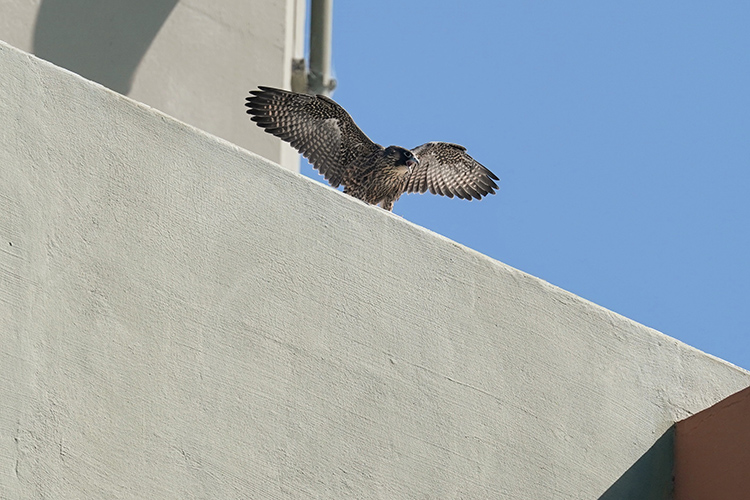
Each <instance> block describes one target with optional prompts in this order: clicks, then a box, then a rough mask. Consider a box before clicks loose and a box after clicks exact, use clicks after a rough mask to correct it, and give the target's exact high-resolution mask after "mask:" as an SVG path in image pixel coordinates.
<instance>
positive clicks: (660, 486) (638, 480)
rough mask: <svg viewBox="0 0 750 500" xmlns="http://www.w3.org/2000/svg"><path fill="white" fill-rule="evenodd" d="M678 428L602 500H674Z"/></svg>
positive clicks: (621, 478) (628, 472)
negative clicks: (675, 450) (675, 442)
mask: <svg viewBox="0 0 750 500" xmlns="http://www.w3.org/2000/svg"><path fill="white" fill-rule="evenodd" d="M673 469H674V426H672V427H670V428H669V430H667V432H665V433H664V434H662V436H661V437H660V438H659V439H657V440H656V442H655V443H654V444H653V446H651V448H649V449H648V451H647V452H646V453H644V454H643V456H642V457H641V458H639V459H638V461H637V462H635V463H634V464H633V465H631V466H630V468H629V469H628V470H627V471H625V474H623V475H622V476H621V477H620V479H618V480H617V481H615V483H614V484H613V485H612V486H610V487H609V488H608V489H607V491H605V492H604V494H603V495H602V496H600V497H599V500H624V499H629V498H637V499H639V500H671V499H672V498H673V497H674V477H673Z"/></svg>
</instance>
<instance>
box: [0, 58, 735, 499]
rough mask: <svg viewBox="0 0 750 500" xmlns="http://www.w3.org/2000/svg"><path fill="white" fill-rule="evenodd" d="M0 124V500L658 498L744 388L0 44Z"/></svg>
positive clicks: (477, 258) (710, 366)
mask: <svg viewBox="0 0 750 500" xmlns="http://www.w3.org/2000/svg"><path fill="white" fill-rule="evenodd" d="M0 122H1V123H0V131H1V132H0V214H2V217H1V218H0V498H3V499H5V498H8V499H19V498H154V499H158V498H258V499H267V498H420V499H421V498H504V499H529V498H534V499H560V498H581V499H583V498H586V499H591V498H599V497H602V498H664V496H663V495H661V493H660V495H661V496H651V497H649V496H646V495H645V494H639V495H638V496H633V495H632V494H631V493H632V492H633V491H636V490H637V489H638V488H640V489H641V490H642V489H643V487H644V486H643V485H644V484H649V483H648V482H649V481H655V482H656V483H658V484H656V485H655V486H654V488H655V489H653V491H656V489H658V488H662V489H661V490H659V491H661V492H662V493H663V488H664V484H665V481H666V482H667V484H669V483H670V482H671V474H669V471H670V470H671V467H670V465H669V463H667V465H666V466H664V464H663V462H664V461H665V460H666V461H667V462H668V461H669V460H670V459H671V457H670V456H669V454H667V455H666V456H662V458H659V457H657V462H659V463H660V464H661V465H662V466H661V468H658V469H655V468H654V467H651V466H650V465H648V464H651V463H652V462H650V461H648V460H646V461H645V462H644V457H647V458H648V457H650V456H651V455H650V454H649V450H651V449H652V448H653V446H654V443H657V442H659V441H660V440H662V439H664V436H667V437H669V434H668V430H669V429H670V427H671V426H672V424H673V422H674V421H676V420H679V419H682V418H684V417H686V416H688V415H690V414H691V413H694V412H696V411H699V410H701V409H703V408H705V407H707V406H709V405H711V404H713V403H715V402H716V401H719V400H720V399H722V398H724V397H726V396H727V395H729V394H731V393H733V392H735V391H737V390H739V389H742V388H744V387H746V386H747V385H748V384H749V383H750V376H749V374H748V373H747V372H744V371H742V370H740V369H738V368H736V367H734V366H731V365H729V364H727V363H725V362H723V361H721V360H719V359H716V358H713V357H711V356H708V355H706V354H703V353H701V352H699V351H697V350H695V349H693V348H691V347H689V346H686V345H684V344H682V343H680V342H678V341H676V340H674V339H671V338H669V337H666V336H664V335H662V334H660V333H658V332H656V331H654V330H651V329H648V328H646V327H644V326H641V325H639V324H637V323H634V322H632V321H630V320H628V319H626V318H623V317H621V316H619V315H617V314H614V313H612V312H610V311H608V310H605V309H603V308H601V307H598V306H596V305H594V304H592V303H590V302H587V301H585V300H582V299H580V298H578V297H576V296H574V295H572V294H570V293H567V292H565V291H564V290H560V289H559V288H556V287H554V286H551V285H549V284H547V283H545V282H543V281H541V280H539V279H537V278H534V277H532V276H529V275H527V274H525V273H523V272H521V271H519V270H516V269H513V268H510V267H508V266H506V265H504V264H502V263H500V262H497V261H495V260H492V259H490V258H488V257H486V256H484V255H481V254H478V253H477V252H474V251H472V250H470V249H468V248H465V247H463V246H461V245H458V244H456V243H454V242H452V241H450V240H447V239H446V238H443V237H441V236H439V235H436V234H434V233H431V232H429V231H427V230H425V229H423V228H420V227H418V226H415V225H414V224H411V223H409V222H408V221H405V220H403V219H400V218H398V217H397V216H394V215H392V214H390V213H387V212H385V211H383V210H381V209H379V208H377V207H371V206H367V205H365V204H363V203H361V202H359V201H358V200H355V199H352V198H350V197H348V196H346V195H343V194H342V193H339V192H337V191H335V190H333V189H330V188H329V187H326V186H323V185H321V184H320V183H316V182H313V181H311V180H308V179H305V178H303V177H301V176H299V175H298V174H295V173H292V172H289V171H287V170H284V169H281V168H279V167H278V166H276V165H274V164H272V163H270V162H268V161H266V160H264V159H263V158H261V157H259V156H257V155H255V154H253V153H249V152H247V151H244V150H242V149H240V148H238V147H237V146H234V145H233V144H230V143H227V142H225V141H222V140H220V139H217V138H215V137H213V136H210V135H208V134H206V133H204V132H201V131H199V130H196V129H194V128H192V127H191V126H188V125H185V124H183V123H181V122H178V121H176V120H174V119H172V118H170V117H168V116H166V115H164V114H162V113H160V112H158V111H156V110H154V109H151V108H149V107H146V106H143V105H141V104H138V103H136V102H134V101H132V100H130V99H128V98H125V97H122V96H121V95H119V94H116V93H113V92H111V91H109V90H107V89H105V88H104V87H101V86H99V85H96V84H93V83H91V82H88V81H86V80H84V79H82V78H80V77H78V76H77V75H74V74H72V73H70V72H67V71H64V70H60V69H59V68H56V67H54V66H52V65H51V64H49V63H46V62H44V61H40V60H38V59H36V58H34V57H33V56H30V55H27V54H24V53H22V52H20V51H17V50H16V49H13V48H11V47H9V46H7V45H4V44H0ZM644 463H645V464H647V466H645V467H640V468H639V467H637V466H638V464H641V465H643V464H644ZM654 470H659V471H662V473H660V474H659V477H657V478H655V479H654V478H649V475H648V474H649V473H652V474H653V471H654ZM633 471H635V473H634V472H633ZM639 471H640V472H639ZM664 471H666V473H663V472H664ZM605 492H609V496H607V493H605ZM612 492H617V493H616V494H614V493H612ZM628 495H629V496H628Z"/></svg>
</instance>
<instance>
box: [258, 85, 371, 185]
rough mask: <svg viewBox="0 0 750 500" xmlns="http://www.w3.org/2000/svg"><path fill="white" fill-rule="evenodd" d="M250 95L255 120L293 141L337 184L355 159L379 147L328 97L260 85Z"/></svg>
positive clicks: (292, 143) (293, 143) (266, 128)
mask: <svg viewBox="0 0 750 500" xmlns="http://www.w3.org/2000/svg"><path fill="white" fill-rule="evenodd" d="M250 94H251V96H250V97H248V98H247V102H246V103H245V106H247V108H248V110H247V113H248V114H250V115H252V118H251V120H252V121H254V122H256V123H257V124H258V126H260V127H261V128H263V129H264V130H265V131H266V132H268V133H270V134H273V135H275V136H276V137H279V138H280V139H282V140H284V141H286V142H288V143H289V144H291V145H292V147H294V148H295V149H296V150H297V151H299V152H300V153H301V154H302V156H304V157H305V158H307V159H309V160H310V163H312V164H313V166H314V167H315V168H316V169H318V171H320V173H321V174H323V176H324V177H325V178H326V180H328V182H329V183H330V184H331V185H332V186H333V187H338V186H339V185H340V184H341V182H342V181H343V175H344V168H345V167H346V166H347V165H348V164H349V163H350V162H351V161H352V160H353V159H354V158H357V157H359V156H363V155H367V154H370V153H371V152H372V151H374V150H376V149H377V148H379V146H378V145H377V144H375V143H374V142H372V141H371V140H370V139H369V138H368V137H367V135H365V133H364V132H362V130H361V129H360V128H359V127H358V126H357V125H356V124H355V123H354V120H352V117H351V116H349V113H347V112H346V110H344V108H342V107H341V106H339V105H338V104H337V103H336V102H334V101H333V100H332V99H329V98H328V97H325V96H322V95H317V96H313V95H308V94H298V93H296V92H289V91H286V90H281V89H275V88H271V87H259V90H252V91H250Z"/></svg>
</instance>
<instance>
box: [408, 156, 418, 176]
mask: <svg viewBox="0 0 750 500" xmlns="http://www.w3.org/2000/svg"><path fill="white" fill-rule="evenodd" d="M417 165H419V160H418V159H417V157H416V156H415V157H414V158H410V159H408V160H406V166H407V168H408V169H409V173H411V169H412V168H414V167H416V166H417Z"/></svg>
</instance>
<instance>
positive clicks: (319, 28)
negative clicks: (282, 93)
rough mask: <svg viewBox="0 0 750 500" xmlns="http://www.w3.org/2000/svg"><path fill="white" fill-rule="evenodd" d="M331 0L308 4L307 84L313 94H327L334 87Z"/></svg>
mask: <svg viewBox="0 0 750 500" xmlns="http://www.w3.org/2000/svg"><path fill="white" fill-rule="evenodd" d="M332 30H333V0H312V2H311V4H310V74H309V76H308V85H309V88H310V92H311V93H313V94H324V95H329V94H330V93H331V91H332V90H333V89H334V88H336V80H333V79H332V78H331V31H332Z"/></svg>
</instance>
